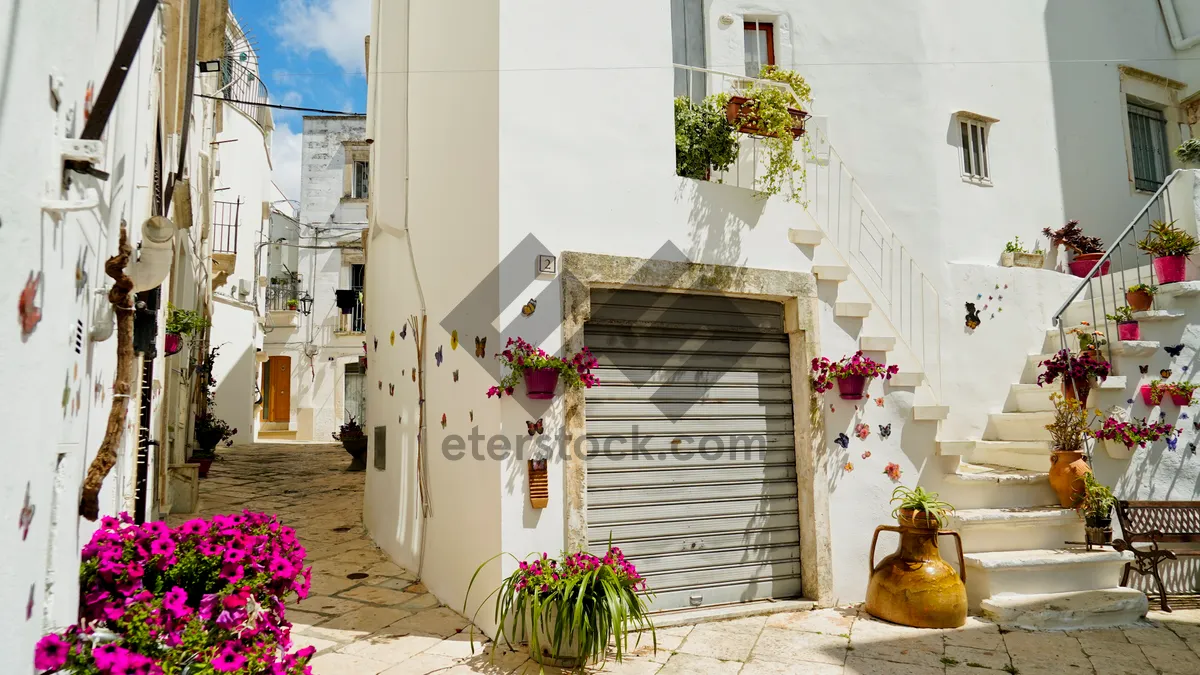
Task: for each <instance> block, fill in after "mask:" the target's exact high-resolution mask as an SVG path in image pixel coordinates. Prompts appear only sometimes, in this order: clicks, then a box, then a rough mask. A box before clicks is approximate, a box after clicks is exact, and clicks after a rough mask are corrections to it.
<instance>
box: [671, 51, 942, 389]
mask: <svg viewBox="0 0 1200 675" xmlns="http://www.w3.org/2000/svg"><path fill="white" fill-rule="evenodd" d="M679 71H687V72H688V75H686V78H687V79H686V94H685V95H686V96H687V97H688V98H691V99H692V100H696V96H695V94H696V92H694V91H693V89H694V88H695V87H697V86H699V85H698V84H697V78H696V77H695V76H694V74H698V75H700V76H702V77H703V78H704V79H703V82H704V89H705V91H704V92H703V93H704V95H705V96H707V95H710V94H715V93H733V92H741V91H745V90H746V89H749V88H750V87H752V86H763V87H773V88H777V89H785V90H786V91H787V92H789V93H790V94H791V98H792V100H793V101H794V103H795V106H796V107H797V108H800V109H806V108H809V107H810V106H807V105H806V104H805V103H804V102H803V101H801V100H800V97H799V96H797V95H796V92H795V91H794V90H793V89H792V88H791V86H789V85H788V84H787V83H784V82H778V81H775V80H765V79H761V78H754V77H747V76H745V75H735V74H732V73H723V72H720V71H715V70H709V69H707V68H699V67H696V66H685V65H680V64H675V72H676V73H678V72H679ZM807 133H808V134H809V135H811V136H814V137H817V138H818V139H819V140H820V143H819V144H818V145H819V146H820V147H821V149H822V153H821V154H822V157H821V158H818V157H816V156H815V155H813V153H812V151H811V148H812V143H811V142H809V140H808V139H809V136H805V137H804V138H803V141H802V143H803V146H804V148H805V154H806V160H805V166H806V169H805V176H804V181H803V185H802V186H797V189H798V190H803V194H804V197H805V199H804V200H803V203H804V208H805V210H806V211H807V212H808V213H809V215H810V216H811V217H812V219H813V220H814V221H816V223H817V226H818V227H820V228H821V230H822V231H823V232H824V233H825V236H826V237H827V238H828V239H829V241H830V243H831V244H832V245H833V246H832V248H833V252H834V254H835V255H836V256H837V257H838V258H839V259H840V260H841V262H842V264H843V265H845V266H847V267H849V268H850V269H852V270H854V272H855V274H856V275H857V276H858V278H859V282H860V283H861V284H862V286H863V287H864V288H865V289H866V291H867V293H868V294H869V295H870V296H871V299H872V300H873V301H874V302H875V304H876V305H877V306H878V307H879V308H880V309H881V312H880V313H881V314H883V318H884V320H885V321H886V322H887V324H888V326H889V327H890V328H891V329H892V332H893V333H894V334H895V335H896V336H897V337H898V338H899V339H900V341H901V342H902V343H904V344H905V346H907V347H908V349H909V351H910V352H911V353H912V354H913V355H914V356H916V357H917V359H918V361H919V362H920V365H921V368H922V369H924V371H925V376H926V379H927V381H928V383H929V386H930V388H931V389H932V390H933V392H934V394H935V396H936V395H940V393H941V320H940V317H939V314H938V312H939V308H940V307H941V296H940V294H939V293H938V292H937V287H936V286H935V285H934V284H933V283H932V281H930V278H929V277H928V276H927V275H926V274H925V273H924V272H923V271H922V270H921V269H920V268H919V267H917V265H916V261H915V259H914V258H913V256H912V255H911V253H909V249H908V248H907V247H906V246H905V245H904V244H903V242H901V241H900V239H899V237H897V236H896V235H895V233H893V232H892V230H891V228H889V227H888V226H887V224H886V223H884V221H883V218H882V217H880V216H879V212H878V211H877V210H876V209H875V207H874V206H873V205H872V204H871V201H870V200H869V199H868V198H867V197H866V194H865V192H863V190H862V189H861V187H859V183H858V181H857V179H855V177H854V175H853V174H852V173H851V172H850V171H849V170H848V169H847V168H846V164H845V162H844V161H843V160H842V158H841V156H840V155H839V154H838V153H837V151H836V150H834V148H833V146H832V145H831V144H830V143H829V142H828V138H827V136H826V135H825V134H824V132H823V131H821V130H820V129H819V128H818V127H817V125H808V129H807ZM751 140H752V142H751V143H750V144H749V147H750V153H751V155H752V157H751V161H750V162H749V164H750V166H751V169H752V171H753V174H756V173H757V169H758V165H759V161H758V159H757V152H758V139H757V138H755V137H751ZM745 163H746V162H743V161H741V160H740V159H739V161H738V162H737V164H736V167H735V168H734V169H732V170H731V171H732V173H733V175H732V178H733V182H734V184H736V185H739V186H742V187H746V186H745V185H744V184H743V181H742V165H743V164H745ZM835 167H836V170H835ZM835 173H836V176H837V179H836V183H835V181H834V180H833V175H834V174H835ZM728 175H729V173H728V172H727V173H726V174H725V175H724V176H715V177H714V178H715V179H716V180H718V181H722V182H723V180H724V178H725V176H728ZM822 176H824V189H823V190H822ZM756 181H757V175H751V177H750V185H751V186H753V185H755V184H756ZM751 189H754V188H751ZM835 191H836V195H835ZM822 198H823V199H822ZM844 198H845V199H844ZM843 202H845V204H843ZM845 205H849V206H850V207H851V208H848V209H843V207H844V206H845ZM852 208H857V209H858V210H859V212H860V214H859V215H860V217H858V218H855V217H853V216H854V213H853V212H852V210H851V209H852ZM861 216H865V217H866V220H868V221H869V222H870V226H871V228H872V231H871V232H870V233H869V234H868V236H867V237H866V239H867V240H868V241H875V242H878V248H879V251H878V253H879V255H878V256H877V258H878V259H879V260H880V261H881V265H880V267H879V268H878V269H875V268H872V267H871V265H870V264H869V263H868V261H867V258H868V256H867V255H866V254H865V252H864V250H863V243H864V238H863V233H862V229H863V228H864V227H866V226H867V225H865V224H864V218H863V217H861ZM914 286H915V290H916V293H915V294H914ZM914 295H915V296H916V299H915V300H914ZM930 308H932V319H929V317H928V316H927V315H928V314H929V311H930ZM917 312H919V316H920V319H919V321H918V319H917V318H916V316H917V315H916V313H917ZM918 323H919V324H920V325H918ZM930 326H932V328H930ZM918 343H919V344H918Z"/></svg>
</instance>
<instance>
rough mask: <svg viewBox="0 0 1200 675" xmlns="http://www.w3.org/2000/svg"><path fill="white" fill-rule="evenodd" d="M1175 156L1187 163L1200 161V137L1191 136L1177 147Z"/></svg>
mask: <svg viewBox="0 0 1200 675" xmlns="http://www.w3.org/2000/svg"><path fill="white" fill-rule="evenodd" d="M1175 156H1176V157H1178V158H1179V161H1181V162H1185V163H1187V164H1196V163H1198V162H1200V139H1197V138H1189V139H1187V140H1186V141H1184V142H1183V143H1181V144H1180V145H1179V147H1178V148H1175Z"/></svg>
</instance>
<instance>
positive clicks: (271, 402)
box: [263, 356, 292, 422]
mask: <svg viewBox="0 0 1200 675" xmlns="http://www.w3.org/2000/svg"><path fill="white" fill-rule="evenodd" d="M266 376H267V377H266V378H265V379H266V382H264V385H265V389H266V392H267V400H266V401H265V402H264V405H263V409H264V410H266V411H267V413H266V415H267V421H268V422H287V421H289V419H290V418H291V408H292V357H290V356H271V357H268V359H267V364H266Z"/></svg>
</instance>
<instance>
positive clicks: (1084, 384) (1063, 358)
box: [1037, 349, 1112, 402]
mask: <svg viewBox="0 0 1200 675" xmlns="http://www.w3.org/2000/svg"><path fill="white" fill-rule="evenodd" d="M1038 366H1041V367H1043V368H1045V370H1044V371H1043V372H1041V373H1040V374H1038V378H1037V383H1038V386H1039V387H1040V386H1044V385H1047V384H1053V383H1054V381H1055V380H1058V379H1060V378H1061V380H1062V393H1063V396H1064V397H1066V398H1067V399H1070V400H1075V399H1078V400H1079V401H1082V402H1086V401H1087V397H1088V393H1089V392H1090V391H1091V390H1092V386H1093V383H1094V382H1095V381H1096V380H1100V381H1104V380H1105V379H1107V378H1108V375H1109V373H1111V372H1112V366H1111V365H1109V363H1108V361H1105V360H1104V359H1103V358H1101V357H1100V354H1099V353H1098V352H1097V351H1095V350H1089V349H1085V350H1083V351H1081V352H1080V353H1078V354H1073V353H1072V352H1071V350H1069V349H1063V350H1060V351H1059V352H1058V353H1057V354H1055V355H1054V356H1053V357H1051V358H1049V359H1047V360H1045V361H1042V362H1040V363H1038Z"/></svg>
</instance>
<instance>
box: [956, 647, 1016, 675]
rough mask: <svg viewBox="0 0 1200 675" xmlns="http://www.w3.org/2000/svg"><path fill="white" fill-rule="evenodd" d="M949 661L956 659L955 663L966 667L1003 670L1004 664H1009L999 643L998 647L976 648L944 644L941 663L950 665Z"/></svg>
mask: <svg viewBox="0 0 1200 675" xmlns="http://www.w3.org/2000/svg"><path fill="white" fill-rule="evenodd" d="M951 661H957V662H958V663H957V664H956V665H960V666H966V667H968V668H979V667H983V668H991V669H993V670H1004V668H1005V667H1006V666H1009V665H1011V664H1010V662H1009V658H1008V652H1007V651H1006V650H1005V649H1004V645H1001V646H1000V649H976V648H975V647H960V646H958V645H946V655H945V656H944V657H943V660H942V664H943V665H946V666H950V665H952V664H951Z"/></svg>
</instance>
